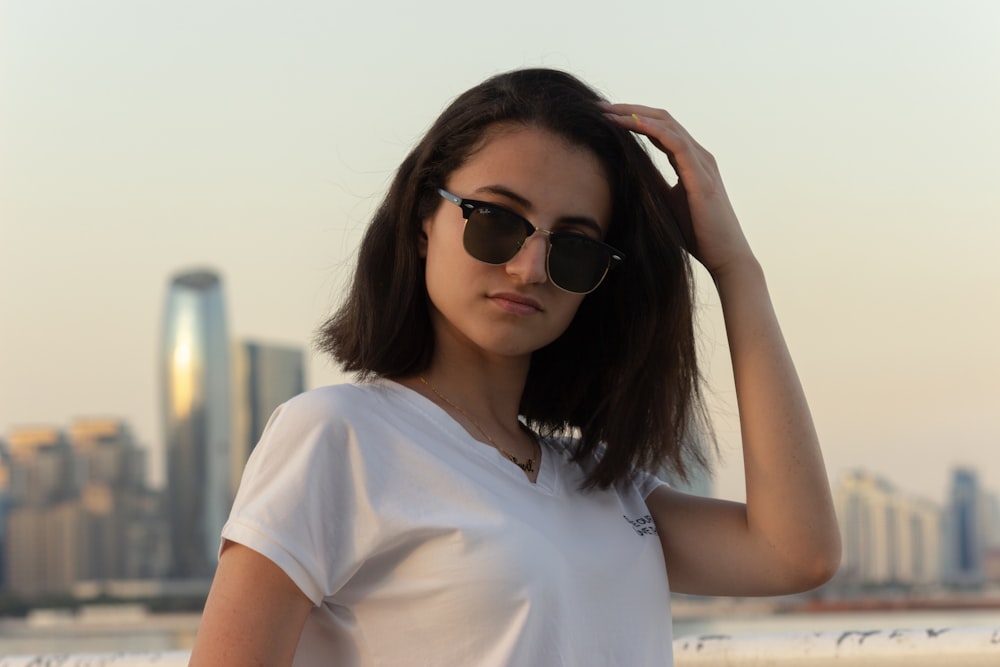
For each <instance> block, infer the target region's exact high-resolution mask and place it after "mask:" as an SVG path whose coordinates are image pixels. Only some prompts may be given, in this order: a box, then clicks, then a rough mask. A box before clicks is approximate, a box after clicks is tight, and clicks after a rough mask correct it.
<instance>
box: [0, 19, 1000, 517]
mask: <svg viewBox="0 0 1000 667" xmlns="http://www.w3.org/2000/svg"><path fill="white" fill-rule="evenodd" d="M534 65H544V66H550V67H558V68H562V69H567V70H570V71H572V72H574V73H576V74H578V75H579V76H581V77H582V78H584V79H585V80H587V81H589V82H590V83H591V84H593V85H595V86H596V87H598V88H599V89H601V90H602V91H603V92H604V93H605V94H606V95H608V96H609V97H610V98H612V99H614V100H618V101H628V102H638V103H644V104H650V105H654V106H660V107H665V108H667V109H669V110H670V111H671V112H672V113H674V115H675V116H676V117H678V118H679V119H680V120H681V122H683V123H684V124H685V125H686V126H687V127H688V129H689V130H690V131H691V132H692V133H693V134H694V135H695V136H696V138H698V139H699V140H700V141H701V143H702V144H704V145H705V146H707V147H708V148H709V149H710V150H711V151H712V152H713V153H714V154H715V155H716V157H717V158H718V160H719V162H720V164H721V166H722V169H723V174H724V176H725V178H726V181H727V185H728V188H729V190H730V194H731V195H732V197H733V199H734V202H735V204H736V206H737V211H738V212H739V213H740V217H741V219H742V221H743V224H744V226H745V228H746V230H747V233H748V235H749V237H750V239H751V242H752V243H753V245H754V247H755V249H756V251H757V253H758V255H759V256H760V258H761V260H762V261H763V263H764V266H765V269H766V270H767V273H768V280H769V284H770V286H771V289H772V293H773V297H774V300H775V302H776V305H777V308H778V311H779V315H780V317H781V319H782V323H783V325H784V329H785V333H786V335H787V337H788V340H789V344H790V346H791V348H792V351H793V353H794V356H795V358H796V361H797V364H798V367H799V370H800V373H801V375H802V378H803V381H804V383H805V385H806V390H807V393H808V395H809V397H810V402H811V404H812V406H813V411H814V415H815V417H816V421H817V425H818V427H819V430H820V433H821V436H822V439H823V442H824V449H825V452H826V457H827V461H828V467H829V469H830V473H831V475H832V476H837V475H839V474H840V473H841V472H843V471H845V470H847V469H850V468H854V467H864V468H867V469H869V470H872V471H875V472H877V473H880V474H883V475H885V476H887V477H888V478H889V479H891V480H893V481H894V482H896V484H897V485H898V486H900V487H901V488H903V489H904V490H906V491H909V492H912V493H915V494H918V495H923V496H926V497H929V498H932V499H937V500H940V499H941V498H943V497H944V495H945V491H946V488H947V482H948V470H949V468H950V467H951V466H953V465H956V464H969V465H975V466H977V467H979V469H980V470H981V472H982V477H983V481H984V483H985V484H986V485H987V486H990V487H992V488H994V489H998V490H1000V351H998V347H997V346H998V341H1000V261H998V258H1000V224H998V223H1000V166H998V165H1000V130H998V125H1000V124H998V121H997V119H998V118H1000V3H997V2H993V1H992V0H979V1H963V0H959V1H953V2H949V3H943V2H930V1H924V0H920V1H904V0H899V1H896V2H889V1H879V0H866V1H861V0H852V1H848V0H842V1H841V2H836V3H833V2H824V3H819V2H799V1H796V0H786V1H783V2H779V1H774V0H770V1H768V0H764V1H758V2H753V3H748V2H737V1H735V0H734V1H731V2H712V1H708V2H694V1H691V0H689V1H688V2H683V3H681V2H669V1H665V0H644V1H642V2H618V3H580V2H568V1H567V2H539V1H538V0H531V1H530V2H529V1H525V0H508V1H506V2H503V3H478V4H477V5H476V6H473V4H472V3H467V2H441V1H438V0H429V1H424V2H412V3H411V2H402V1H401V0H400V1H399V2H395V3H384V2H383V3H379V2H372V3H362V2H351V3H347V2H332V1H327V2H321V1H319V0H315V1H304V0H298V1H292V2H278V1H277V0H275V1H273V2H246V1H242V0H241V1H225V2H220V1H207V2H193V1H175V2H154V1H150V0H146V1H143V0H106V1H101V0H92V1H89V2H80V1H79V0H20V1H13V0H0V434H3V433H6V432H8V431H9V430H10V429H11V428H12V427H14V426H17V425H23V424H55V425H67V424H68V423H69V422H70V421H71V420H72V419H73V418H74V417H77V416H83V415H95V414H96V415H113V416H121V417H124V418H126V419H127V420H128V421H129V422H130V423H131V424H132V426H133V428H134V430H135V431H136V433H137V435H138V437H139V439H140V440H141V441H142V442H143V443H144V444H147V445H149V446H152V447H154V448H157V447H159V446H160V445H161V434H160V418H159V410H158V405H159V404H158V401H159V391H158V384H157V383H158V371H157V368H156V365H155V362H156V353H157V344H158V340H159V331H160V326H161V318H162V311H163V307H164V297H165V293H166V287H167V283H168V280H169V277H170V275H171V274H172V273H174V272H176V271H178V270H182V269H186V268H190V267H196V266H209V267H213V268H215V269H217V270H218V271H219V272H221V273H222V275H223V277H224V280H225V289H226V298H227V302H228V318H229V323H230V330H231V332H232V333H233V334H234V335H235V336H237V337H245V338H254V339H260V340H264V341H273V342H280V343H291V344H298V345H302V346H306V345H308V343H309V340H310V338H311V336H312V335H313V332H314V331H315V329H316V327H317V325H318V324H319V323H320V322H321V321H322V320H323V318H324V317H325V316H326V315H327V314H328V313H329V312H330V310H331V308H332V306H333V305H334V304H335V303H336V301H337V299H338V297H339V294H340V288H341V284H342V281H343V279H344V277H345V276H346V275H347V274H348V273H349V270H350V267H351V264H352V261H353V256H354V252H355V248H356V245H357V243H358V240H359V236H360V233H361V230H362V229H363V228H364V226H365V224H366V222H367V218H368V215H369V213H370V211H371V209H372V207H373V206H374V205H375V204H376V203H377V202H378V200H379V197H380V195H381V194H382V192H383V190H384V188H385V186H386V184H387V182H388V180H389V179H390V178H391V176H392V174H393V172H394V170H395V168H396V166H397V165H398V164H399V162H400V160H401V159H402V157H403V156H404V155H405V153H406V152H407V150H408V149H409V148H410V147H411V146H412V145H413V143H414V142H415V141H416V140H417V138H418V137H419V136H420V135H421V134H422V132H423V131H424V130H426V128H427V127H428V126H429V125H430V123H431V122H432V121H433V119H434V118H435V117H436V116H437V114H438V113H439V112H440V111H441V110H442V109H443V107H444V106H445V105H446V104H447V103H448V102H449V101H450V100H451V99H452V98H453V97H454V96H456V95H457V94H459V93H460V92H462V91H463V90H465V89H466V88H468V87H470V86H471V85H474V84H475V83H478V82H479V81H480V80H482V79H483V78H485V77H487V76H488V75H491V74H493V73H496V72H500V71H504V70H507V69H511V68H514V67H521V66H534ZM699 277H700V278H701V279H702V281H701V282H702V285H703V287H705V288H706V289H704V290H703V297H702V303H703V310H702V320H701V321H702V327H701V328H702V332H703V334H704V339H703V345H702V349H703V353H704V358H705V360H706V362H707V364H708V371H707V372H708V377H709V380H710V384H711V395H712V405H713V406H714V408H715V413H716V416H717V428H718V435H719V440H720V448H721V450H722V455H723V460H722V462H721V464H720V470H719V474H718V481H719V489H720V492H721V494H722V495H724V496H726V497H735V498H738V497H741V496H742V476H741V475H742V473H741V461H740V456H739V441H738V435H737V427H736V425H735V420H734V415H735V406H734V401H733V397H732V392H731V381H730V380H729V376H728V360H727V350H726V347H725V336H724V330H723V328H722V325H721V323H720V318H719V313H718V305H717V301H716V299H715V298H714V295H713V293H712V292H711V290H710V289H707V288H708V287H709V282H710V281H708V280H707V279H706V278H707V276H706V275H705V274H701V275H700V276H699ZM636 305H637V307H639V306H640V304H636ZM308 374H309V384H310V385H311V386H315V385H321V384H328V383H330V382H335V381H339V379H340V376H339V374H338V372H337V371H336V369H334V368H333V367H332V366H331V365H329V364H328V363H327V362H326V361H325V360H324V359H322V358H320V357H318V356H317V355H315V354H312V355H311V357H310V362H309V369H308Z"/></svg>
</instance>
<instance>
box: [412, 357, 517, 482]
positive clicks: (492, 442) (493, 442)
mask: <svg viewBox="0 0 1000 667" xmlns="http://www.w3.org/2000/svg"><path fill="white" fill-rule="evenodd" d="M417 377H418V378H419V379H420V381H421V382H423V383H424V384H425V385H427V388H428V389H430V390H431V391H432V392H434V395H435V396H437V397H438V398H440V399H441V400H442V401H444V402H445V403H447V404H448V405H450V406H451V407H453V408H455V409H456V410H458V411H459V412H460V413H461V414H462V416H463V417H465V418H466V419H468V420H469V421H470V422H472V425H473V426H475V427H476V429H477V430H478V431H479V432H480V433H482V434H483V437H484V438H486V442H488V443H490V445H492V446H493V447H494V448H495V449H496V450H497V451H498V452H500V453H501V454H503V455H504V456H505V457H506V458H507V459H509V460H510V462H511V463H513V464H514V465H516V466H517V467H518V468H520V469H521V470H523V471H524V472H526V473H530V472H534V471H535V457H531V458H528V459H525V460H524V461H523V462H521V461H518V460H517V457H516V456H514V455H513V454H511V453H510V452H508V451H507V450H506V449H504V448H503V447H501V446H500V445H498V444H497V441H496V440H494V439H493V438H491V437H490V434H489V433H487V432H486V429H484V428H483V427H482V426H480V425H479V422H477V421H476V420H475V419H473V418H472V415H470V414H469V413H468V412H466V411H465V410H463V409H462V408H460V407H458V406H457V405H455V404H454V403H453V402H452V401H451V400H449V398H448V397H447V396H445V395H444V394H442V393H441V392H440V391H438V390H437V387H435V386H434V385H432V384H431V383H430V382H429V381H428V380H427V378H425V377H424V376H423V375H418V376H417Z"/></svg>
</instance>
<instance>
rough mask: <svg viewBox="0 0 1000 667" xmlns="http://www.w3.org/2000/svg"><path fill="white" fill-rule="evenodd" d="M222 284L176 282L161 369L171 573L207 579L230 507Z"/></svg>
mask: <svg viewBox="0 0 1000 667" xmlns="http://www.w3.org/2000/svg"><path fill="white" fill-rule="evenodd" d="M228 346H229V342H228V337H227V332H226V317H225V303H224V300H223V292H222V282H221V280H220V279H219V276H218V275H217V274H215V273H213V272H210V271H191V272H187V273H180V274H178V275H176V276H174V277H173V279H172V280H171V282H170V286H169V290H168V292H167V302H166V310H165V315H164V320H163V339H162V349H161V355H162V356H161V368H162V373H163V375H162V377H163V416H164V430H165V438H164V440H165V443H166V454H167V488H168V499H169V501H168V505H169V511H168V514H169V520H170V536H171V545H172V550H173V567H174V570H173V574H174V576H176V577H181V578H204V577H210V576H211V575H212V573H213V572H214V570H215V565H216V563H217V552H218V547H219V534H220V532H221V530H222V525H223V523H224V521H225V519H226V516H227V514H228V512H229V507H230V502H229V495H230V483H229V476H230V469H231V464H230V440H231V429H230V409H231V406H230V387H229V382H230V364H229V348H228Z"/></svg>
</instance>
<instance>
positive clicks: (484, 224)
mask: <svg viewBox="0 0 1000 667" xmlns="http://www.w3.org/2000/svg"><path fill="white" fill-rule="evenodd" d="M532 231H533V229H532V227H531V226H530V224H529V223H527V222H525V220H524V219H523V218H521V217H520V216H518V215H515V214H513V213H511V212H509V211H506V210H504V209H502V208H493V207H490V206H488V205H486V204H483V205H480V206H478V207H477V208H475V209H473V210H471V211H470V212H469V215H468V217H467V218H466V223H465V232H464V234H463V237H462V243H463V244H464V245H465V251H466V252H468V253H469V255H471V256H472V257H474V258H475V259H477V260H479V261H480V262H485V263H487V264H504V263H506V262H509V261H510V260H512V259H513V258H514V255H516V254H517V252H518V251H519V250H520V249H521V246H522V245H523V244H524V240H525V239H526V238H528V235H529V234H531V233H532ZM550 241H551V244H552V247H551V249H550V250H549V257H548V271H549V278H551V279H552V282H553V283H555V285H556V286H558V287H560V288H562V289H564V290H566V291H567V292H575V293H577V294H586V293H587V292H591V291H593V290H594V289H595V288H596V287H597V286H598V285H600V284H601V281H602V280H603V279H604V275H605V274H606V273H607V272H608V267H609V266H610V264H611V255H610V254H609V252H608V249H607V248H606V247H604V246H603V245H602V244H600V243H597V242H596V241H594V240H593V239H591V238H589V237H586V236H582V235H580V234H565V233H564V234H554V235H553V236H552V237H551V239H550Z"/></svg>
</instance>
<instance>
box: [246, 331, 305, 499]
mask: <svg viewBox="0 0 1000 667" xmlns="http://www.w3.org/2000/svg"><path fill="white" fill-rule="evenodd" d="M232 351H233V354H232V361H233V446H232V452H231V461H230V465H231V468H230V484H231V489H230V495H231V496H232V497H235V495H236V489H237V488H238V486H239V482H240V477H241V476H242V475H243V467H244V465H246V462H247V458H248V457H249V456H250V452H251V451H253V448H254V446H255V445H256V444H257V440H259V439H260V434H261V433H262V432H263V431H264V426H266V425H267V420H268V419H269V418H270V416H271V413H272V412H274V410H275V408H277V407H278V406H279V405H281V404H282V403H284V402H285V401H287V400H288V399H290V398H291V397H293V396H295V395H296V394H300V393H302V391H303V390H304V389H305V354H304V352H303V350H302V349H301V348H298V347H289V346H282V345H271V344H265V343H260V342H253V341H242V342H237V343H234V344H233V347H232Z"/></svg>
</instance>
